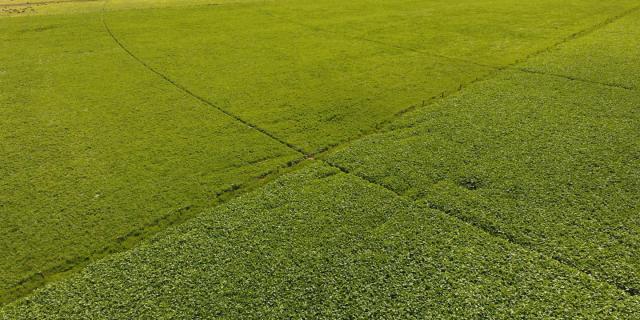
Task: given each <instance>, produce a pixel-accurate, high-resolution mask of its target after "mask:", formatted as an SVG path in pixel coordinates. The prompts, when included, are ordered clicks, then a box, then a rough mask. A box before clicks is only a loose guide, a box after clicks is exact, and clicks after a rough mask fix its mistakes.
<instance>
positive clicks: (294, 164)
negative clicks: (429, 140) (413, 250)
mask: <svg viewBox="0 0 640 320" xmlns="http://www.w3.org/2000/svg"><path fill="white" fill-rule="evenodd" d="M94 1H101V0H84V1H83V0H60V1H49V2H48V3H61V2H94ZM108 1H109V0H104V3H103V8H102V14H101V19H102V24H103V26H104V28H105V30H106V31H107V33H108V35H109V36H110V37H111V38H112V39H113V41H114V42H115V43H116V44H117V45H118V47H120V48H121V49H122V50H123V51H124V52H125V53H126V54H127V55H129V56H130V57H131V58H133V59H134V60H136V61H137V62H138V63H139V64H141V65H142V66H143V67H145V68H146V69H147V70H148V71H151V72H153V73H154V74H156V75H157V76H159V77H160V78H162V79H163V80H165V81H167V82H169V83H170V84H171V85H173V86H174V87H176V88H177V89H179V90H180V91H182V92H183V93H185V94H187V95H189V96H191V97H193V98H195V99H196V100H198V101H200V102H201V103H204V104H205V105H208V106H210V107H212V108H214V109H216V110H218V111H220V112H222V113H223V114H224V115H226V116H228V117H231V118H233V119H234V120H236V121H238V122H240V123H242V124H244V125H246V126H248V127H250V128H251V129H253V130H256V131H259V132H260V133H262V134H264V135H266V136H268V137H269V138H271V139H272V140H275V141H277V142H278V143H280V144H282V145H284V146H286V147H287V148H289V149H291V150H293V151H295V152H297V153H299V154H300V155H301V156H300V157H299V158H297V159H295V160H292V161H289V162H288V163H285V164H282V165H281V166H278V167H277V168H275V169H274V170H271V171H269V172H267V173H265V174H263V175H262V176H261V177H259V178H260V179H264V180H267V181H264V182H260V183H259V184H258V185H257V186H255V183H251V182H249V183H245V184H242V185H239V186H238V188H235V189H230V190H226V191H224V192H223V194H220V196H221V197H224V196H228V197H229V198H232V197H234V196H235V195H237V194H240V193H245V192H249V191H251V190H253V189H255V188H259V187H260V186H262V185H263V184H265V183H267V182H268V181H269V180H268V179H275V178H276V177H278V176H280V175H282V174H283V173H286V172H293V171H296V170H299V169H301V168H303V167H304V164H306V163H308V162H309V161H305V160H311V161H313V160H316V159H315V157H318V158H319V159H318V161H321V162H323V163H326V164H327V165H329V166H331V167H334V168H336V169H338V170H340V171H341V172H343V173H345V174H348V175H351V176H354V177H357V178H359V179H362V180H364V181H367V182H369V183H372V184H375V185H377V186H380V187H382V188H384V189H386V190H389V191H391V192H393V193H394V194H396V195H398V196H399V197H402V198H407V197H405V196H402V195H400V194H399V193H397V192H396V191H394V190H392V189H390V188H387V187H385V186H384V185H381V184H378V183H377V182H374V181H371V180H369V179H366V178H365V177H362V176H360V175H357V174H354V173H351V172H349V171H348V170H346V169H345V168H343V167H341V166H339V165H337V164H335V163H332V162H330V161H328V160H326V156H328V155H330V154H332V153H334V152H335V151H336V150H338V149H340V148H344V147H347V146H348V145H350V144H351V143H352V142H354V141H356V140H360V139H362V138H365V137H367V136H370V135H374V134H379V133H384V132H388V131H391V130H397V129H401V127H398V128H393V129H385V128H384V125H386V124H388V123H390V122H392V121H394V120H395V119H396V118H397V117H398V116H401V115H404V114H407V113H410V112H412V111H415V110H417V109H420V108H424V107H426V106H429V105H432V104H434V103H437V102H438V101H440V100H442V99H445V98H447V97H449V96H451V95H454V94H456V93H458V92H460V91H462V90H464V89H465V88H466V87H468V86H470V85H473V84H475V83H477V82H481V81H485V80H488V79H491V78H493V77H495V76H496V75H498V74H499V73H500V72H501V71H504V70H518V71H521V72H527V73H534V74H542V75H548V76H556V77H562V78H566V79H568V80H573V81H582V82H587V83H593V84H599V85H604V86H609V87H616V88H622V89H627V90H635V89H634V88H626V87H621V86H620V87H619V86H616V85H611V84H606V83H599V82H591V81H589V80H584V79H578V78H576V79H572V78H571V77H568V76H564V75H556V74H547V73H544V72H535V71H531V70H527V69H522V68H518V67H515V66H516V65H517V64H520V63H521V62H523V61H526V60H528V59H530V58H532V57H534V56H537V55H539V54H543V53H545V52H548V51H551V50H553V49H554V48H556V47H558V46H560V45H562V44H564V43H566V42H569V41H571V40H574V39H577V38H581V37H583V36H586V35H588V34H590V33H592V32H595V31H597V30H599V29H600V28H602V27H605V26H607V25H609V24H611V23H613V22H615V21H617V20H619V19H621V18H623V17H625V16H626V15H628V14H631V13H633V12H635V11H637V10H638V9H640V6H637V7H635V8H632V9H629V10H626V11H625V12H623V13H621V14H618V15H616V16H613V17H610V18H608V19H607V20H605V21H604V22H601V23H599V24H597V25H594V26H591V27H590V28H587V29H584V30H582V31H579V32H576V33H573V34H571V35H569V36H568V37H565V38H563V39H562V40H561V41H559V42H556V43H554V44H552V45H551V46H549V47H547V48H544V49H541V50H538V51H536V52H534V53H532V54H530V55H528V56H526V57H525V58H523V59H522V60H519V61H516V62H514V63H511V64H508V65H505V66H494V65H488V64H481V63H476V62H472V61H468V60H465V59H460V58H452V57H447V56H444V55H439V54H434V53H430V52H426V51H422V50H418V49H414V48H408V47H403V46H397V45H393V44H388V43H385V42H383V41H378V40H372V39H368V38H359V37H352V36H349V35H347V34H341V33H339V32H332V31H329V30H323V29H321V28H317V27H313V26H308V25H305V24H303V23H298V22H296V21H292V20H290V19H286V18H283V17H280V16H276V15H273V14H272V13H270V12H266V11H262V12H263V13H264V14H267V15H269V16H272V17H274V18H277V19H282V20H284V21H287V22H289V23H294V24H298V25H300V26H303V27H306V28H310V29H312V30H315V31H318V32H325V33H332V34H337V35H341V36H343V37H347V38H349V39H354V40H359V41H366V42H371V43H375V44H378V45H383V46H387V47H391V48H395V49H398V50H406V51H411V52H415V53H419V54H423V55H429V56H433V57H437V58H442V59H447V60H451V61H457V62H460V63H466V64H472V65H477V66H481V67H485V68H488V69H491V71H489V72H487V74H485V75H483V76H480V77H478V78H476V79H474V80H471V81H469V82H467V83H465V84H460V86H459V87H458V89H456V90H451V91H445V92H442V93H441V94H439V95H435V96H432V97H431V98H428V99H427V100H423V101H422V103H421V104H420V103H418V104H415V105H411V106H409V107H407V108H405V109H402V110H400V111H398V112H396V113H395V114H393V115H392V116H390V117H389V118H387V119H385V120H383V121H381V122H379V123H378V124H377V125H375V127H374V129H373V130H371V131H368V132H365V133H363V134H361V135H358V136H356V137H354V138H353V139H349V140H346V141H343V142H341V143H338V144H336V145H333V146H328V147H325V148H323V149H321V150H319V151H317V152H314V153H307V152H305V151H304V150H303V149H302V148H300V147H297V146H295V145H293V144H291V143H289V142H287V141H285V140H284V139H282V138H279V137H277V136H276V135H274V134H272V133H270V132H269V131H267V130H265V129H263V128H261V127H259V126H257V125H254V124H252V123H251V122H249V121H247V120H244V119H243V118H241V117H240V116H238V115H235V114H234V113H231V112H229V111H227V110H225V109H223V108H221V107H219V106H217V105H216V104H214V103H212V102H210V101H209V100H207V99H205V98H203V97H201V96H199V95H197V94H195V93H194V92H192V91H191V90H189V89H187V88H186V87H184V86H183V85H181V84H179V83H177V82H176V81H174V80H172V79H171V78H169V77H168V76H166V75H164V74H163V73H161V72H160V71H158V70H156V69H155V68H153V67H151V66H150V65H149V64H148V63H146V62H145V61H144V60H142V59H141V58H139V57H138V56H136V55H135V54H134V53H133V52H132V51H130V50H129V49H128V48H127V47H126V46H125V45H124V44H123V43H122V42H121V41H120V40H119V39H118V38H117V37H116V36H115V34H114V33H113V31H112V30H111V28H110V27H109V25H108V24H107V22H106V11H107V10H106V6H107V3H108ZM27 4H29V3H22V5H27ZM31 4H34V5H35V4H37V3H31ZM12 5H21V4H12ZM0 7H2V6H0ZM427 102H428V103H427ZM283 171H286V172H283ZM407 199H408V198H407ZM409 200H411V201H412V202H416V200H412V199H409ZM224 202H225V199H224V198H221V199H220V202H219V203H217V204H214V205H213V206H212V207H216V206H218V205H220V204H221V203H224ZM432 209H434V210H438V211H440V212H442V213H443V214H445V215H447V216H450V217H452V218H453V219H456V220H458V221H461V222H463V223H465V224H468V225H470V226H472V227H473V228H476V229H479V230H482V231H483V232H485V233H487V234H489V235H491V236H494V237H497V238H501V239H503V240H505V241H507V242H509V243H512V244H514V245H517V246H519V247H522V248H523V249H525V250H528V251H531V252H535V253H537V254H539V255H541V256H544V257H546V258H548V259H552V260H554V261H557V262H558V263H560V264H562V265H564V266H566V267H567V268H570V269H572V270H575V271H577V272H580V273H583V274H585V275H587V276H589V277H591V278H593V279H594V280H595V281H598V282H601V283H606V284H608V285H611V286H614V287H616V288H618V289H620V290H621V291H623V292H624V293H626V294H628V295H631V296H635V295H639V294H640V291H638V289H635V288H625V287H621V286H619V285H617V284H612V283H610V282H608V281H604V280H601V279H599V278H596V277H594V276H593V275H591V274H590V273H589V272H588V271H583V270H581V269H578V268H577V267H575V266H573V265H572V264H571V263H569V262H568V261H563V260H560V259H556V258H555V257H549V256H547V255H546V254H543V253H541V252H539V251H537V250H534V249H531V248H529V247H528V246H526V245H523V244H520V243H518V242H515V241H513V240H512V239H509V237H505V236H501V235H499V234H495V232H491V231H490V229H488V228H485V227H482V226H481V225H477V224H475V223H474V222H473V221H471V220H469V221H467V219H462V218H460V217H458V216H457V215H454V214H451V213H448V212H446V211H444V210H442V209H441V208H432ZM182 210H184V209H183V208H178V209H177V211H182ZM197 214H199V213H195V214H194V215H197ZM158 220H168V217H160V218H159V219H158ZM188 220H190V219H189V218H186V219H184V221H181V222H185V221H188ZM161 223H162V222H161ZM173 225H176V224H171V223H170V224H169V225H168V226H167V227H171V226H173ZM164 229H166V228H164ZM164 229H163V230H164ZM139 231H140V230H133V231H131V232H130V233H129V234H127V235H124V236H122V237H124V239H125V240H126V239H127V238H128V237H129V236H130V235H134V236H136V234H137V232H139ZM136 245H137V244H134V247H135V246H136ZM110 248H111V246H106V247H105V248H103V249H102V250H97V251H96V252H97V253H100V252H105V251H108V250H110ZM126 250H128V249H125V251H126ZM107 255H108V254H107ZM100 258H102V257H98V259H100ZM77 259H78V260H79V261H80V263H78V264H76V265H73V266H69V267H68V268H67V269H65V270H63V271H60V272H56V273H54V274H51V275H49V276H54V275H58V274H64V273H67V272H72V271H74V270H76V269H77V268H82V267H83V266H85V265H86V264H88V263H91V262H92V261H93V260H94V259H93V258H92V257H78V258H77ZM62 267H64V268H66V267H67V266H62ZM56 268H59V267H53V268H51V269H56ZM39 275H40V273H35V274H34V275H32V276H30V277H28V278H31V277H39ZM28 278H25V279H28ZM54 281H55V280H54ZM27 282H28V280H27V281H25V282H24V283H27ZM38 282H39V283H38V284H36V285H35V286H33V287H30V288H29V289H27V290H25V291H24V293H23V294H19V295H16V296H14V297H12V298H11V299H10V300H9V301H7V302H6V303H11V302H12V301H15V300H18V299H20V298H23V297H25V296H28V295H29V294H30V293H31V292H33V291H34V290H36V289H38V288H40V287H41V286H42V284H44V283H47V281H46V277H45V278H43V281H38ZM24 283H21V284H20V285H18V286H22V285H23V284H24ZM18 286H15V287H13V288H11V289H10V290H15V289H16V288H17V287H18ZM1 305H2V304H0V306H1Z"/></svg>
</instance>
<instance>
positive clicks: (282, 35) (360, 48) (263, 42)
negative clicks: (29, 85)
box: [107, 5, 491, 152]
mask: <svg viewBox="0 0 640 320" xmlns="http://www.w3.org/2000/svg"><path fill="white" fill-rule="evenodd" d="M266 8H268V6H262V5H260V6H257V5H229V6H225V5H220V6H207V7H197V8H172V9H162V10H145V11H120V12H112V13H109V15H108V17H107V21H108V23H109V25H110V27H111V28H112V30H113V32H114V34H116V36H117V37H118V38H120V39H121V41H122V42H123V43H124V45H125V46H126V47H127V48H129V49H130V50H131V51H132V52H133V53H134V54H135V55H137V56H139V57H140V58H141V59H143V60H144V61H146V62H148V63H149V64H150V65H151V66H152V67H154V68H157V69H158V70H160V71H161V72H163V73H165V74H167V75H168V76H169V78H171V79H173V80H175V81H176V82H178V83H180V84H181V85H184V86H186V87H188V88H190V89H191V90H193V91H194V92H195V93H196V94H198V95H201V96H203V97H206V98H207V99H209V100H211V101H212V102H213V103H215V104H216V105H219V106H221V107H222V108H225V109H227V110H229V111H231V112H233V113H235V114H237V115H239V116H240V117H242V118H244V119H247V120H248V121H250V122H252V123H255V124H257V125H259V126H261V127H262V128H265V129H266V130H268V131H270V132H272V133H274V134H275V135H276V136H278V137H280V138H282V139H284V140H286V141H288V142H290V143H292V144H294V145H296V146H299V147H300V148H302V149H303V150H305V151H306V152H317V151H319V150H322V149H324V148H326V147H328V146H331V145H335V144H338V143H340V142H343V141H345V140H348V139H352V138H355V137H357V136H359V135H361V134H363V133H366V132H368V131H370V130H372V129H373V128H374V127H375V126H376V124H378V123H379V122H381V121H384V120H385V119H388V118H389V117H391V116H392V115H393V114H394V113H396V112H400V111H402V110H404V109H406V108H409V107H411V106H413V105H416V104H421V103H422V102H423V101H425V100H429V99H431V98H433V97H436V96H440V95H441V94H442V93H443V92H446V91H453V90H457V89H458V88H459V86H460V85H461V84H463V83H468V82H470V81H473V80H474V79H476V78H477V77H480V76H483V75H486V74H487V73H488V72H489V71H490V70H491V69H489V68H485V67H479V66H475V65H472V64H465V63H458V62H454V61H450V60H446V59H441V58H434V57H430V56H424V55H422V54H419V53H415V52H406V51H404V50H400V49H394V48H388V47H386V46H380V45H377V44H372V43H366V42H364V43H363V42H360V41H353V40H350V39H344V38H342V37H336V36H335V35H330V34H329V35H327V34H324V33H317V32H313V31H312V30H309V29H308V28H304V27H301V26H298V25H295V24H291V23H288V22H286V21H281V20H279V19H275V18H273V17H271V16H269V15H266V14H264V13H263V12H262V11H263V10H267V9H266ZM185 35H188V36H185Z"/></svg>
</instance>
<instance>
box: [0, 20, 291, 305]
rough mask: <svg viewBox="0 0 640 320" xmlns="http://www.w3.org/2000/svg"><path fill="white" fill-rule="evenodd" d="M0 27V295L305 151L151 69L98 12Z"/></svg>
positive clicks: (210, 200) (209, 201)
mask: <svg viewBox="0 0 640 320" xmlns="http://www.w3.org/2000/svg"><path fill="white" fill-rule="evenodd" d="M0 30H2V31H1V32H0V42H2V50H0V88H2V90H1V91H0V154H1V157H0V217H1V219H2V223H0V252H2V254H1V255H0V301H3V300H4V299H6V298H7V297H10V296H12V295H13V294H14V292H15V290H18V291H20V290H23V289H26V288H23V286H22V285H24V286H26V287H27V288H28V287H29V286H31V285H33V284H34V282H35V283H38V282H41V281H42V280H43V279H42V277H43V276H48V275H50V274H52V273H56V272H59V271H64V270H65V269H67V268H69V267H71V266H73V265H75V264H77V263H81V262H83V261H84V260H86V259H87V258H88V257H91V256H92V255H94V254H95V253H96V252H102V251H105V250H106V251H109V250H113V249H114V248H113V246H116V248H117V247H119V246H122V245H125V246H126V245H127V244H126V243H124V244H123V243H121V242H123V241H126V240H127V238H128V237H131V236H138V235H139V234H138V233H139V232H145V231H144V230H140V229H145V228H151V229H153V228H154V227H156V226H157V225H159V224H160V225H161V224H163V223H167V222H170V221H175V220H180V219H182V217H184V216H188V215H192V214H193V212H199V211H200V210H201V209H202V208H203V207H209V206H211V205H213V204H214V203H215V202H216V200H217V198H218V196H217V195H218V194H220V193H222V192H225V191H228V190H233V189H236V188H238V187H239V186H240V185H243V184H246V183H250V182H251V181H253V180H255V179H254V178H256V177H259V176H263V175H264V174H266V173H268V172H270V171H272V170H275V169H276V168H278V167H279V166H282V165H284V164H286V163H287V162H288V161H291V160H294V159H296V158H298V157H300V155H299V154H297V153H295V152H293V151H291V150H289V149H288V148H286V147H285V146H283V145H281V144H279V143H277V142H275V141H273V140H272V139H270V138H268V137H266V136H264V135H263V134H262V133H259V132H258V131H256V130H254V129H251V128H248V127H246V126H245V125H242V124H239V123H238V122H237V121H235V120H234V119H232V118H230V117H228V116H226V115H224V114H222V113H221V112H219V111H217V110H215V109H213V108H211V107H210V106H208V105H205V104H203V103H200V102H199V101H197V100H195V99H194V98H193V97H190V96H188V95H186V94H184V93H182V92H180V91H179V90H177V89H176V88H174V87H173V86H171V85H168V84H167V83H166V82H164V81H162V80H161V79H160V78H159V77H157V76H156V75H154V74H152V73H150V72H148V71H147V70H146V69H144V68H143V67H141V66H140V65H139V64H138V63H137V62H136V61H134V60H133V59H131V58H130V57H129V56H127V55H126V54H125V53H124V52H123V51H122V50H120V48H118V47H117V46H115V45H114V44H113V41H112V39H111V38H110V37H109V36H108V35H107V34H106V33H105V32H104V30H103V27H102V24H101V23H100V17H99V16H97V15H78V16H68V17H65V16H59V17H58V16H56V17H54V16H51V17H38V18H10V19H9V20H6V19H4V20H3V19H0ZM103 253H104V252H103ZM16 286H17V287H16Z"/></svg>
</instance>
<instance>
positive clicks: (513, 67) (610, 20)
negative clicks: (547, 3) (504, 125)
mask: <svg viewBox="0 0 640 320" xmlns="http://www.w3.org/2000/svg"><path fill="white" fill-rule="evenodd" d="M639 9H640V7H634V8H631V9H629V10H627V11H624V12H622V13H620V14H618V15H616V16H613V17H610V18H608V19H607V20H605V21H603V22H601V23H599V24H596V25H594V26H591V27H589V28H587V29H584V30H581V31H578V32H575V33H573V34H571V35H569V36H567V37H565V38H563V39H562V40H560V41H559V42H556V43H554V44H552V45H551V46H549V47H546V48H543V49H541V50H538V51H536V52H533V53H531V54H529V55H527V56H526V57H525V58H524V59H522V60H517V61H515V62H513V63H511V64H508V65H503V66H497V65H492V64H487V63H480V62H476V61H471V60H467V59H463V58H458V57H450V56H446V55H443V54H439V53H435V52H430V51H427V50H421V49H416V48H412V47H406V46H401V45H398V44H394V43H388V42H385V41H381V40H376V39H371V38H367V37H361V36H352V35H349V34H347V33H344V32H338V31H333V30H327V29H323V28H320V27H317V26H314V25H310V24H306V23H303V22H300V21H296V20H293V19H290V18H287V17H284V16H280V15H276V14H273V13H272V12H270V11H266V10H258V12H260V13H262V14H264V15H267V16H270V17H272V18H275V19H278V20H281V21H285V22H287V23H291V24H294V25H297V26H300V27H303V28H306V29H309V30H312V31H315V32H322V33H327V34H335V35H338V36H341V37H343V38H345V39H351V40H357V41H363V42H369V43H373V44H377V45H381V46H385V47H388V48H392V49H398V50H403V51H408V52H414V53H418V54H422V55H426V56H430V57H434V58H441V59H445V60H449V61H454V62H459V63H466V64H470V65H475V66H479V67H484V68H490V69H493V70H495V71H502V70H506V69H509V70H516V71H522V72H526V73H535V74H543V75H548V76H553V77H558V78H564V79H567V80H572V81H580V82H585V83H591V84H597V85H602V86H608V87H614V88H621V89H626V90H637V88H634V87H629V86H624V85H620V84H613V83H606V82H598V81H592V80H587V79H582V78H578V77H573V76H567V75H562V74H556V73H546V72H542V71H535V70H531V69H527V68H521V67H517V65H518V64H520V63H522V62H523V61H526V60H528V59H530V58H532V57H535V56H538V55H540V54H543V53H546V52H549V51H551V50H553V49H555V48H556V47H558V46H561V45H562V44H564V43H566V42H568V41H571V40H573V39H577V38H581V37H583V36H586V35H588V34H591V33H593V32H595V31H597V30H599V29H600V28H602V27H605V26H607V25H609V24H611V23H613V22H615V21H617V20H619V19H621V18H623V17H625V16H627V15H629V14H631V13H633V12H635V11H637V10H639ZM490 77H491V76H490V75H489V76H486V77H483V78H481V79H476V80H475V81H472V82H470V83H467V85H469V84H472V83H474V82H477V81H481V80H484V79H487V78H490ZM436 98H437V97H436ZM428 100H433V98H429V99H428ZM415 106H416V105H414V106H412V107H410V109H406V110H401V111H399V112H398V113H397V114H404V113H407V112H410V111H412V110H413V109H415Z"/></svg>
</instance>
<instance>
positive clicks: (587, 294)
mask: <svg viewBox="0 0 640 320" xmlns="http://www.w3.org/2000/svg"><path fill="white" fill-rule="evenodd" d="M639 308H640V304H639V301H638V300H637V299H634V298H627V297H625V295H624V294H623V293H622V292H621V291H618V290H616V289H615V288H613V287H611V286H608V285H606V284H602V283H598V282H596V281H594V280H593V279H591V278H590V277H588V276H585V275H584V274H581V273H579V272H577V271H575V270H572V269H569V268H567V267H566V266H563V265H561V264H559V263H557V262H555V261H552V260H550V259H547V258H544V257H542V256H540V255H539V254H536V253H531V252H529V251H527V250H524V249H522V248H520V247H518V246H515V245H513V244H510V243H508V242H506V241H504V240H500V239H497V238H495V237H493V236H491V235H489V234H487V233H485V232H483V231H480V230H478V229H476V228H473V227H470V226H469V225H466V224H464V223H461V222H458V221H456V220H454V219H452V218H450V217H448V216H446V215H444V214H442V213H441V212H438V211H436V210H430V209H426V208H423V207H420V206H417V205H415V204H413V203H412V202H411V201H408V200H407V199H403V198H400V197H398V196H397V195H395V194H394V193H392V192H390V191H388V190H385V189H383V188H381V187H379V186H376V185H372V184H370V183H368V182H366V181H364V180H361V179H359V178H356V177H354V176H351V175H346V174H344V173H341V172H339V171H338V170H336V169H333V168H328V167H326V166H321V165H315V166H311V167H309V168H307V169H304V170H302V171H298V172H297V173H295V174H290V175H286V176H283V177H281V178H280V179H278V180H277V181H276V182H274V183H271V184H269V185H267V186H266V187H264V188H262V189H260V190H258V191H255V192H253V193H251V194H247V195H243V196H241V197H239V198H237V199H234V200H232V201H231V202H229V203H228V204H226V205H224V206H222V207H219V208H217V209H215V210H210V211H208V212H206V213H204V214H203V215H201V216H199V217H198V218H196V219H194V220H192V221H190V222H189V223H187V224H184V225H182V226H180V227H179V228H176V229H174V230H171V231H170V232H168V233H166V234H165V235H162V236H159V237H157V238H155V239H154V240H153V241H151V242H149V243H148V244H145V245H143V246H141V247H139V248H136V249H134V250H132V251H130V252H127V253H124V254H119V255H116V256H113V257H111V258H108V259H105V260H103V261H101V262H99V263H96V264H94V265H92V266H91V267H89V268H87V269H86V270H85V271H83V272H82V273H80V274H78V275H76V276H73V277H72V278H70V279H68V280H66V281H62V282H59V283H56V284H54V285H52V286H49V287H47V288H45V289H43V290H40V291H38V292H36V294H34V295H33V296H31V297H29V298H27V299H24V300H21V301H19V302H18V303H17V304H14V305H10V306H8V307H7V308H5V309H4V310H3V312H4V316H5V317H7V318H11V319H32V318H41V317H46V318H47V319H82V318H83V317H85V315H87V314H90V315H92V317H95V318H108V319H131V318H153V319H164V318H173V319H194V318H199V319H205V318H229V319H264V318H270V319H283V318H292V317H293V318H310V319H342V318H362V319H382V318H402V319H408V318H416V319H425V318H447V319H473V318H477V319H482V318H492V319H514V318H527V319H531V318H545V319H546V318H564V319H577V318H580V319H625V318H629V317H632V316H633V315H634V314H637V312H639V310H640V309H639ZM0 315H2V314H0Z"/></svg>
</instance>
